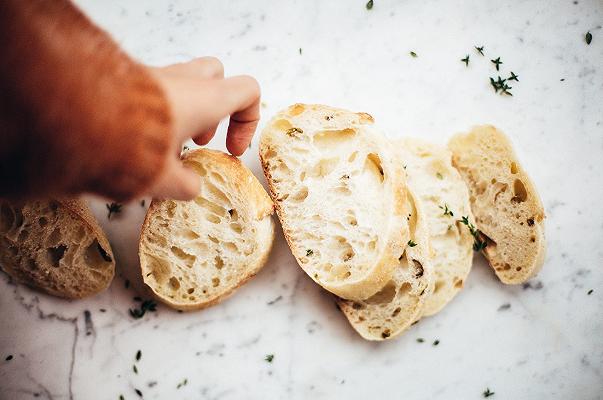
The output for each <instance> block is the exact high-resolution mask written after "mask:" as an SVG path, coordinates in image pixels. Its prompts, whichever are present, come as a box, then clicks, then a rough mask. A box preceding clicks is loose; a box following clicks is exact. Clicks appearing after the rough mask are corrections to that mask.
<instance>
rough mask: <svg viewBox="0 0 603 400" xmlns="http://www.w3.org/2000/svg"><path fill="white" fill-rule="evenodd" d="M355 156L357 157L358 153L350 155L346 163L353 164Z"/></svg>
mask: <svg viewBox="0 0 603 400" xmlns="http://www.w3.org/2000/svg"><path fill="white" fill-rule="evenodd" d="M356 156H358V152H357V151H355V152H353V153H352V154H350V156H349V157H348V162H350V163H351V162H354V160H355V159H356Z"/></svg>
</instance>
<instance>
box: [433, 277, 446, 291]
mask: <svg viewBox="0 0 603 400" xmlns="http://www.w3.org/2000/svg"><path fill="white" fill-rule="evenodd" d="M445 285H446V282H444V281H443V280H441V279H438V280H437V281H436V283H435V286H434V287H433V293H434V294H435V293H437V292H439V291H440V289H442V288H443V287H444V286H445Z"/></svg>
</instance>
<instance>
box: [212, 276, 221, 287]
mask: <svg viewBox="0 0 603 400" xmlns="http://www.w3.org/2000/svg"><path fill="white" fill-rule="evenodd" d="M211 285H212V286H213V287H218V286H219V285H220V278H216V277H214V278H211Z"/></svg>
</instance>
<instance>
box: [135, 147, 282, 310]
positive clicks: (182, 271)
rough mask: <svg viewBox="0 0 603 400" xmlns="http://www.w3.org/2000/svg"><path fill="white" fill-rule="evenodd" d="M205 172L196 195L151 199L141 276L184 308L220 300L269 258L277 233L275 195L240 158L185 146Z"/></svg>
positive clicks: (189, 160)
mask: <svg viewBox="0 0 603 400" xmlns="http://www.w3.org/2000/svg"><path fill="white" fill-rule="evenodd" d="M183 162H184V164H185V165H187V166H189V167H190V168H192V169H193V170H194V171H195V172H197V174H199V177H200V180H201V192H200V194H199V195H198V196H197V197H196V198H195V199H194V200H192V201H175V200H153V201H152V203H151V206H150V208H149V210H148V212H147V216H146V218H145V221H144V224H143V227H142V232H141V235H140V243H139V256H140V266H141V272H142V278H143V280H144V283H145V284H146V285H147V286H148V287H149V288H150V289H151V290H152V292H153V293H154V294H155V296H156V297H157V298H158V299H159V300H160V301H162V302H164V303H165V304H167V305H169V306H171V307H173V308H176V309H179V310H196V309H201V308H205V307H208V306H211V305H213V304H216V303H217V302H218V301H220V300H221V299H223V298H225V297H226V296H227V295H229V294H230V293H232V292H233V291H234V290H235V289H236V288H238V287H239V286H241V285H242V284H243V283H245V282H246V281H247V280H249V279H250V278H251V277H253V276H254V275H255V274H256V273H257V272H258V271H259V270H260V269H261V268H262V267H263V266H264V264H265V263H266V260H267V258H268V254H269V253H270V249H271V247H272V241H273V239H274V222H273V221H272V218H271V215H272V213H273V211H274V207H273V204H272V201H271V200H270V197H269V196H268V194H267V193H266V191H265V190H264V188H263V187H262V185H261V184H260V183H259V182H258V180H257V179H256V178H255V176H253V174H252V173H251V171H250V170H249V169H247V168H246V167H245V166H244V165H243V164H242V163H241V162H240V161H239V160H238V159H237V158H235V157H233V156H230V155H227V154H225V153H222V152H218V151H213V150H205V149H199V150H193V151H189V152H187V153H185V155H184V157H183Z"/></svg>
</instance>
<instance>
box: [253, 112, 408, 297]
mask: <svg viewBox="0 0 603 400" xmlns="http://www.w3.org/2000/svg"><path fill="white" fill-rule="evenodd" d="M260 159H261V162H262V166H263V168H264V174H265V175H266V179H267V181H268V185H269V187H270V194H271V196H272V198H273V200H274V202H275V204H276V209H277V214H278V216H279V218H280V220H281V224H282V227H283V232H284V234H285V238H286V239H287V242H288V244H289V247H290V248H291V251H292V253H293V255H294V256H295V258H296V259H297V262H298V263H299V265H300V266H301V268H302V269H303V270H304V271H305V272H306V273H307V274H308V275H309V276H310V277H311V278H312V279H313V280H314V281H315V282H317V283H318V284H319V285H321V286H322V287H324V288H325V289H326V290H328V291H330V292H332V293H334V294H336V295H337V296H339V297H342V298H345V299H349V300H363V299H366V298H368V297H370V296H372V295H374V294H375V293H376V292H377V291H379V290H380V289H381V288H382V287H383V286H384V285H385V284H386V283H387V282H388V281H389V280H390V279H391V277H392V274H393V272H394V269H395V268H396V267H397V266H398V258H399V257H400V256H401V255H402V253H403V252H404V247H405V245H406V242H407V241H408V224H407V222H406V218H405V217H404V216H403V206H404V201H405V190H404V187H405V183H404V172H403V170H402V168H401V166H400V165H399V163H396V162H395V161H394V157H393V154H392V152H391V150H390V149H389V148H388V144H387V142H386V141H385V139H384V137H383V136H382V135H381V134H380V133H379V132H378V131H377V130H376V129H375V127H374V126H373V118H372V117H371V116H370V115H368V114H365V113H354V112H350V111H346V110H341V109H337V108H332V107H328V106H323V105H305V104H295V105H293V106H291V107H289V108H288V109H286V110H284V111H281V112H279V113H278V114H277V115H276V116H275V117H274V118H273V119H272V120H271V121H270V122H269V123H268V124H267V126H266V127H265V128H264V130H263V132H262V136H261V140H260Z"/></svg>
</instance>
